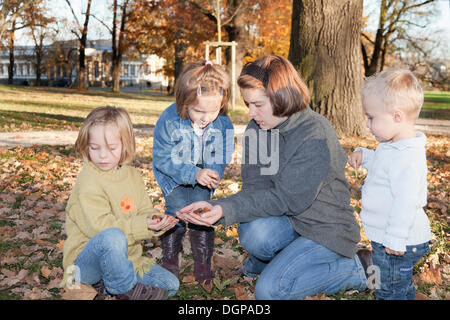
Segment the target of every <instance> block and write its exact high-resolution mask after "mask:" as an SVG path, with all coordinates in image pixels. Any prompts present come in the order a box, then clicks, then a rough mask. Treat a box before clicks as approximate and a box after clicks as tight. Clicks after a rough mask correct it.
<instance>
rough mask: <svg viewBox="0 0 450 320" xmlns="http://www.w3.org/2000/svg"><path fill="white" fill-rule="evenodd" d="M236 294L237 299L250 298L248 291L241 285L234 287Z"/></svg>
mask: <svg viewBox="0 0 450 320" xmlns="http://www.w3.org/2000/svg"><path fill="white" fill-rule="evenodd" d="M234 295H235V296H236V299H237V300H248V299H249V298H248V295H247V292H245V289H244V288H242V287H241V286H236V287H234Z"/></svg>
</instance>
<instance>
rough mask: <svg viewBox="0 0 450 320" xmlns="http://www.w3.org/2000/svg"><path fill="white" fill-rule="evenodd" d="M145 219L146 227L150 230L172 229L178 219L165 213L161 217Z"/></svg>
mask: <svg viewBox="0 0 450 320" xmlns="http://www.w3.org/2000/svg"><path fill="white" fill-rule="evenodd" d="M160 218H161V217H159V218H158V219H150V218H148V219H147V228H148V229H150V230H152V231H167V230H170V229H172V228H173V227H174V226H175V225H176V224H177V222H178V221H179V220H178V219H177V218H175V217H172V216H170V215H165V216H164V217H162V219H160Z"/></svg>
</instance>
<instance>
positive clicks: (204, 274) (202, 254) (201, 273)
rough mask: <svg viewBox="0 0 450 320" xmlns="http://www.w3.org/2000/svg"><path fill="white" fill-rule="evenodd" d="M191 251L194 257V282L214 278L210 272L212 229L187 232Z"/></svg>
mask: <svg viewBox="0 0 450 320" xmlns="http://www.w3.org/2000/svg"><path fill="white" fill-rule="evenodd" d="M189 238H190V240H191V250H192V255H193V256H194V275H195V280H196V281H198V282H202V281H203V280H209V279H212V278H214V273H213V272H212V271H211V258H212V255H213V252H214V229H213V228H208V229H206V230H192V229H190V230H189Z"/></svg>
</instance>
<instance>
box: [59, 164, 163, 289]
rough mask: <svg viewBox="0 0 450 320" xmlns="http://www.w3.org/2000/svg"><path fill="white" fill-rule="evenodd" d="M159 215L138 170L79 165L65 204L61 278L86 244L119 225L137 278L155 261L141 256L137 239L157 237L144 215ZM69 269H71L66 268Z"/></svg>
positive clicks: (139, 240) (140, 246) (65, 274)
mask: <svg viewBox="0 0 450 320" xmlns="http://www.w3.org/2000/svg"><path fill="white" fill-rule="evenodd" d="M154 214H156V215H159V216H162V214H161V213H159V212H158V211H156V210H155V209H154V208H153V206H152V203H151V201H150V198H149V196H148V194H147V192H146V190H145V185H144V181H143V179H142V176H141V174H140V172H139V171H138V170H137V169H135V168H133V167H130V166H127V165H124V166H122V167H121V168H120V169H113V170H109V171H102V170H101V169H99V168H98V167H97V166H96V165H95V164H93V163H92V162H88V163H86V164H85V165H84V166H83V169H82V170H81V172H80V174H79V176H78V179H77V181H76V183H75V186H74V188H73V190H72V194H71V195H70V198H69V201H68V203H67V207H66V234H67V239H66V241H65V243H64V257H63V266H64V270H65V272H64V278H63V281H62V282H61V284H60V285H61V286H62V287H64V286H65V285H66V284H67V280H68V278H69V276H70V274H68V268H69V267H70V266H72V265H73V264H74V261H75V259H76V258H77V256H78V255H79V254H80V252H81V250H82V249H83V247H84V246H85V245H86V243H87V242H88V241H89V240H90V239H91V238H92V237H94V236H95V235H96V234H98V233H99V232H100V231H102V230H105V229H107V228H112V227H115V228H119V229H121V230H122V231H123V232H124V234H125V235H126V237H127V240H128V259H129V260H131V261H132V262H133V266H134V270H135V272H136V273H138V274H139V275H140V276H141V277H142V276H143V274H144V273H145V272H148V271H149V270H150V269H151V267H152V265H153V264H154V263H155V261H154V259H152V258H148V257H144V256H143V255H142V253H143V249H142V245H141V240H144V239H148V238H151V237H152V236H159V235H161V234H162V233H164V232H158V233H154V232H153V231H151V230H149V229H148V228H147V218H150V219H151V217H152V215H154ZM69 270H73V268H69Z"/></svg>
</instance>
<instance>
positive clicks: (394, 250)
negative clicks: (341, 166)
mask: <svg viewBox="0 0 450 320" xmlns="http://www.w3.org/2000/svg"><path fill="white" fill-rule="evenodd" d="M362 95H363V109H364V113H365V114H366V116H367V127H368V128H369V129H370V131H371V133H372V134H373V135H374V136H375V138H376V139H377V140H378V141H379V142H380V143H379V145H378V147H377V149H376V150H370V149H366V148H357V149H356V150H355V151H354V152H353V153H352V154H351V155H350V156H349V159H348V163H349V164H350V165H351V166H353V167H354V168H355V169H356V168H358V167H359V166H360V165H362V166H363V167H364V168H366V169H367V170H368V174H367V177H366V179H365V182H364V185H363V188H362V210H361V220H362V223H363V227H364V231H365V234H366V236H367V237H368V238H369V239H370V240H371V242H372V249H373V256H372V259H373V264H374V266H377V267H379V268H380V276H381V277H380V279H378V280H379V283H378V284H379V286H378V287H377V288H376V290H375V296H376V297H377V298H379V299H396V300H400V299H414V297H415V288H414V285H413V282H412V272H413V267H414V264H415V263H416V262H417V261H418V260H419V259H420V258H421V257H422V256H423V255H424V254H426V253H428V252H429V241H430V239H431V231H430V225H429V221H428V217H427V215H426V213H425V211H424V210H423V207H424V206H425V205H426V202H427V163H426V154H425V141H426V137H425V135H424V134H423V133H421V132H419V131H416V130H415V128H414V124H415V122H416V119H417V117H418V115H419V112H420V109H421V107H422V104H423V92H422V89H421V86H420V84H419V81H418V80H417V78H416V77H415V76H414V75H413V73H412V72H410V71H408V70H402V69H390V70H387V71H383V72H380V73H378V74H376V75H374V76H372V77H369V78H367V79H366V81H365V84H364V88H363V94H362Z"/></svg>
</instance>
